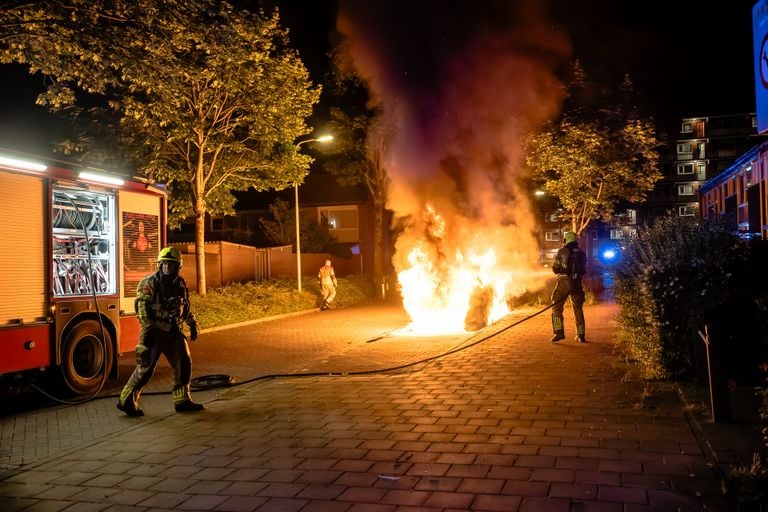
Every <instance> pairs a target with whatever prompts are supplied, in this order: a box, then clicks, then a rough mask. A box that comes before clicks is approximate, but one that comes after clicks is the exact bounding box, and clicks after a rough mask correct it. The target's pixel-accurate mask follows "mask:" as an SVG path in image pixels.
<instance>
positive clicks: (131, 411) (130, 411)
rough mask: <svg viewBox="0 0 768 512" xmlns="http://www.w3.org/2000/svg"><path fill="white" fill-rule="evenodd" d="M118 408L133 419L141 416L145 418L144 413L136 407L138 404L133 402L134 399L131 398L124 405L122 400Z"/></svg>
mask: <svg viewBox="0 0 768 512" xmlns="http://www.w3.org/2000/svg"><path fill="white" fill-rule="evenodd" d="M117 408H118V409H120V410H121V411H123V412H124V413H125V414H127V415H128V416H130V417H131V418H139V417H141V416H144V411H142V410H141V409H139V408H138V407H136V404H135V403H134V402H133V397H130V396H129V397H128V398H127V399H126V400H125V401H124V402H123V403H120V400H118V401H117Z"/></svg>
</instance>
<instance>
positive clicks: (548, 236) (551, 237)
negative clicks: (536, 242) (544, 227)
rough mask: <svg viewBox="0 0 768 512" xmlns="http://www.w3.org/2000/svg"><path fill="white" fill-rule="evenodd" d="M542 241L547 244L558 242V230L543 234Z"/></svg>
mask: <svg viewBox="0 0 768 512" xmlns="http://www.w3.org/2000/svg"><path fill="white" fill-rule="evenodd" d="M544 240H546V241H547V242H559V241H560V231H559V230H554V229H551V230H548V231H546V232H545V233H544Z"/></svg>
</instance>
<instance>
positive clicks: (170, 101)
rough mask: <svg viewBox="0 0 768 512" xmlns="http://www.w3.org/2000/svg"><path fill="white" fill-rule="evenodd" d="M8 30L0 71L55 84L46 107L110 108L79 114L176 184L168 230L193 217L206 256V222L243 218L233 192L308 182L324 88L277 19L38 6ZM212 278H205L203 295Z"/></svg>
mask: <svg viewBox="0 0 768 512" xmlns="http://www.w3.org/2000/svg"><path fill="white" fill-rule="evenodd" d="M0 25H2V26H3V27H4V29H5V32H4V37H3V38H2V39H1V40H0V62H19V63H24V64H28V65H29V66H30V72H32V73H36V72H40V73H42V74H44V75H46V77H47V78H48V80H49V81H50V84H51V85H50V87H49V90H48V91H47V92H46V93H45V94H43V95H41V96H40V97H39V98H38V103H40V104H44V105H48V106H50V107H51V108H53V109H61V108H64V107H67V106H68V105H72V103H73V102H75V101H77V100H78V96H77V95H75V94H74V92H75V91H84V92H86V93H91V94H95V95H97V97H96V99H97V100H98V102H97V104H101V105H106V107H104V108H98V107H94V108H91V109H89V110H88V111H85V110H82V109H74V108H73V109H72V110H73V111H75V112H78V113H80V114H86V113H87V114H90V115H95V114H96V113H99V112H100V113H101V114H102V116H100V117H99V120H100V122H101V123H104V125H100V126H99V128H100V129H105V131H107V132H109V131H110V130H107V129H106V126H107V125H110V123H111V121H116V122H115V123H114V125H111V126H110V127H111V131H112V133H113V135H114V137H115V138H116V139H117V141H118V143H119V145H120V146H121V147H122V148H123V149H124V150H125V154H126V155H128V156H129V157H130V158H131V159H132V161H133V163H134V164H135V166H136V167H137V168H138V169H139V170H140V171H141V172H142V173H144V174H145V175H146V176H147V177H150V178H152V179H155V180H157V181H160V182H162V183H165V184H166V185H167V186H168V190H169V193H170V194H169V210H170V215H169V224H170V226H171V227H174V226H175V225H178V223H179V222H180V221H181V220H182V219H184V218H187V217H190V216H194V217H195V219H196V222H197V239H196V243H197V246H198V247H201V246H202V244H203V242H204V240H203V238H202V237H203V229H202V227H203V222H204V219H205V214H206V213H208V214H212V215H219V214H232V213H233V212H234V208H233V206H234V202H235V198H234V197H233V196H232V194H231V191H233V190H246V189H248V188H251V187H253V188H254V189H256V190H267V189H272V188H274V189H282V188H286V187H288V186H290V185H292V184H293V183H296V182H301V181H302V180H303V178H304V176H305V175H306V172H307V169H308V166H309V163H310V162H311V158H310V157H308V156H306V155H302V154H300V153H299V152H298V151H297V148H296V146H295V144H294V141H295V139H296V138H297V137H299V136H301V135H303V134H306V133H309V132H310V131H311V130H310V129H309V128H308V127H307V125H306V123H305V119H306V118H307V117H308V116H310V115H311V114H312V108H313V105H314V104H315V103H317V101H318V99H319V94H320V88H319V87H314V86H312V84H311V82H310V80H309V73H308V71H307V70H306V68H305V67H304V65H303V63H302V62H301V60H300V59H299V56H298V54H297V53H296V52H295V51H293V50H291V49H289V48H288V46H287V41H288V39H287V32H286V31H285V30H284V29H282V28H281V27H280V25H279V17H278V15H277V12H276V11H275V13H273V14H272V15H265V14H264V13H263V12H258V13H251V12H248V11H245V10H243V9H238V8H235V7H234V6H233V5H231V4H229V3H228V2H226V1H224V0H143V1H142V2H129V1H125V0H117V1H114V2H91V1H89V0H71V1H69V2H58V1H53V0H38V1H34V0H33V1H30V2H13V3H12V4H11V5H10V6H4V8H3V9H0ZM88 99H89V100H90V102H93V99H94V98H93V97H91V98H88ZM90 141H91V142H93V139H90ZM86 142H87V141H86ZM102 142H103V143H107V144H109V143H114V141H102ZM91 150H92V151H91V152H90V158H91V159H94V158H96V157H97V156H98V155H99V153H98V152H97V151H93V148H92V147H91ZM114 153H115V150H114V149H111V150H110V151H106V152H101V156H102V157H105V156H108V155H114ZM109 163H110V162H106V164H109ZM199 256H200V258H201V259H200V260H199V261H198V263H200V262H201V261H202V258H203V257H204V256H203V255H202V254H199ZM204 277H205V272H204V268H199V269H198V289H200V290H202V293H205V279H204Z"/></svg>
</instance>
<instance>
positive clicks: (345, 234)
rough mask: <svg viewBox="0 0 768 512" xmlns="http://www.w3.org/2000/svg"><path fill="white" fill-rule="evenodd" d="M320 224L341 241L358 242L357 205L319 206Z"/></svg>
mask: <svg viewBox="0 0 768 512" xmlns="http://www.w3.org/2000/svg"><path fill="white" fill-rule="evenodd" d="M319 215H320V225H321V226H325V227H327V228H328V231H329V232H330V233H331V234H332V235H333V236H335V237H336V240H338V241H339V242H342V243H348V242H350V243H351V242H359V241H360V237H359V235H358V221H357V206H336V207H333V208H320V211H319Z"/></svg>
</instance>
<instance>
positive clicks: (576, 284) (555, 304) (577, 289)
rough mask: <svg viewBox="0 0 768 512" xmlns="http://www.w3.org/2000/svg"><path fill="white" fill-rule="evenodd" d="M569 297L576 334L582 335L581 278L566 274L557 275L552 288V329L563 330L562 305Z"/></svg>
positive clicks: (583, 327)
mask: <svg viewBox="0 0 768 512" xmlns="http://www.w3.org/2000/svg"><path fill="white" fill-rule="evenodd" d="M568 297H570V298H571V305H572V306H573V316H574V318H575V320H576V334H577V335H579V336H584V333H585V328H586V326H585V324H584V309H583V306H584V289H583V288H582V287H581V279H571V278H570V277H568V276H564V275H560V276H558V277H557V284H555V289H554V290H552V330H553V331H554V332H555V333H558V332H563V331H565V326H564V324H563V307H564V306H565V301H566V300H567V299H568Z"/></svg>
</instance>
